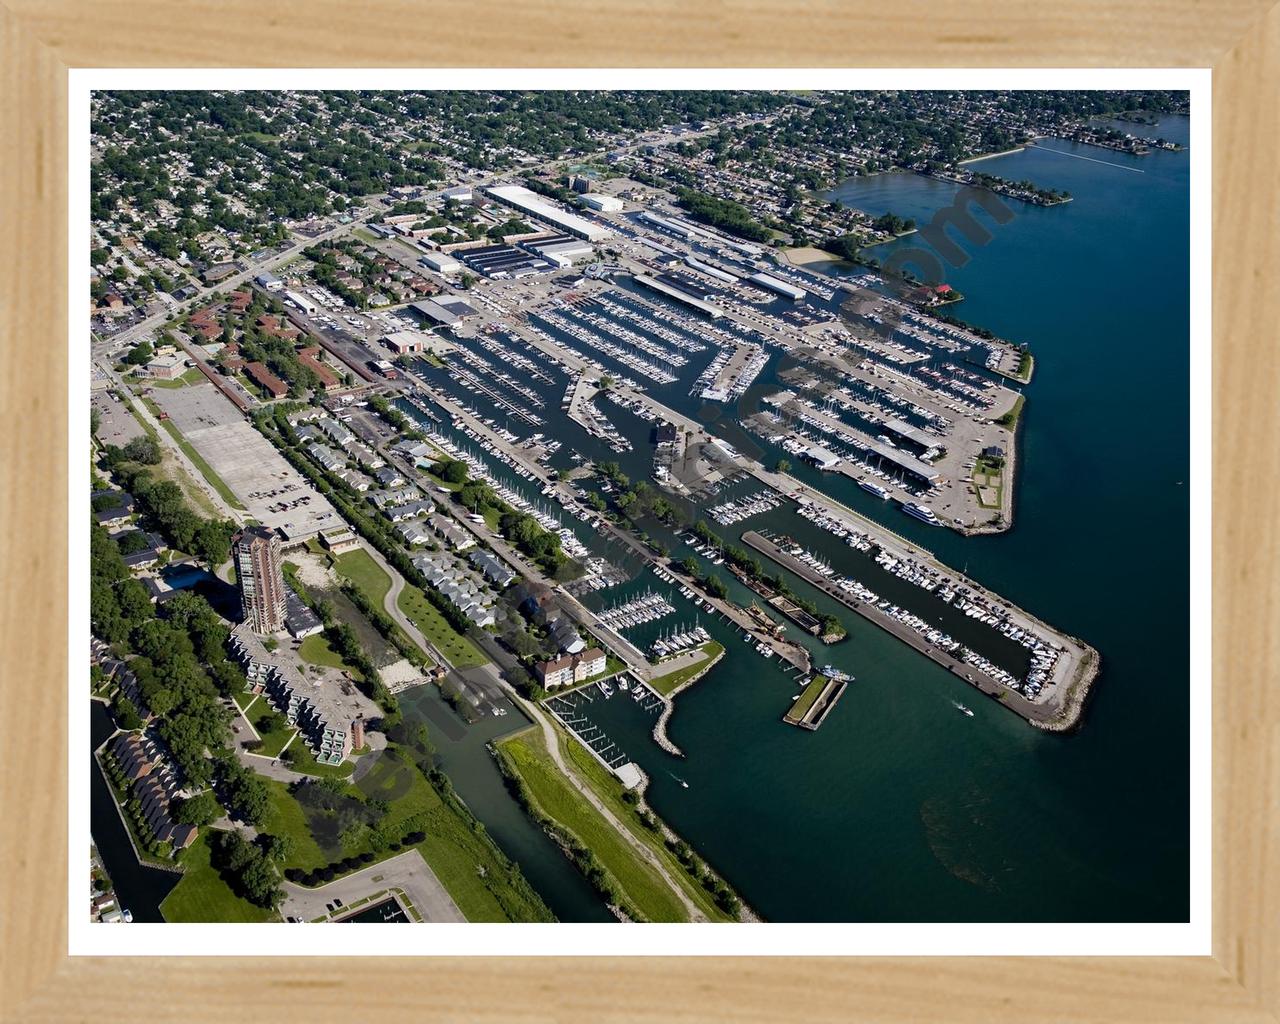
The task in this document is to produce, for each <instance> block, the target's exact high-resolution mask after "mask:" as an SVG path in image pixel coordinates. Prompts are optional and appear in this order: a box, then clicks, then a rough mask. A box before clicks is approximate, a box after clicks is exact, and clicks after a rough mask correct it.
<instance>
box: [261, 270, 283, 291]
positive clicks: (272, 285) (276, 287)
mask: <svg viewBox="0 0 1280 1024" xmlns="http://www.w3.org/2000/svg"><path fill="white" fill-rule="evenodd" d="M254 280H255V281H256V282H257V283H258V287H260V288H265V289H266V290H267V291H269V292H278V291H280V290H281V289H282V288H284V282H283V281H281V280H280V278H278V277H276V275H275V274H259V275H258V276H257V277H255V278H254Z"/></svg>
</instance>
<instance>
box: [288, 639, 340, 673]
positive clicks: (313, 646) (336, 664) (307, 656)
mask: <svg viewBox="0 0 1280 1024" xmlns="http://www.w3.org/2000/svg"><path fill="white" fill-rule="evenodd" d="M298 657H299V658H301V659H302V660H303V661H305V662H307V663H308V664H311V665H323V666H325V667H326V668H343V667H344V665H345V663H344V662H343V660H342V655H340V654H339V653H338V652H337V651H335V650H334V649H333V648H332V647H330V646H329V641H328V640H326V639H325V638H324V634H323V633H315V634H313V635H311V636H309V637H307V638H306V639H305V640H303V641H302V646H301V647H299V648H298Z"/></svg>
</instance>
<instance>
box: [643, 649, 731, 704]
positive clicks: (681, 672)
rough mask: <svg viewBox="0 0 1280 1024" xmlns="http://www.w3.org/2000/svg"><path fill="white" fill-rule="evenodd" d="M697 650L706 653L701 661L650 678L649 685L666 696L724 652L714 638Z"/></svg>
mask: <svg viewBox="0 0 1280 1024" xmlns="http://www.w3.org/2000/svg"><path fill="white" fill-rule="evenodd" d="M698 650H700V651H702V652H703V653H705V654H706V655H707V656H706V657H705V658H704V659H703V660H702V661H699V662H697V663H696V664H694V665H688V666H686V667H685V668H681V669H677V670H676V671H674V672H668V673H667V674H666V675H665V676H658V677H657V678H656V679H650V680H649V685H650V686H651V687H653V689H655V690H657V691H658V693H660V694H662V695H663V696H664V697H666V696H668V695H669V694H671V693H672V692H674V691H675V690H676V688H677V687H680V686H683V685H684V684H685V683H686V682H687V681H688V680H689V679H691V678H693V677H694V676H696V675H697V674H698V673H699V672H702V671H703V670H705V669H706V667H707V666H708V665H709V664H710V663H711V662H712V661H714V660H715V659H716V658H718V657H720V655H721V654H723V653H724V648H723V647H722V646H721V645H720V644H719V643H717V642H716V641H715V640H708V641H707V642H706V643H705V644H703V645H702V646H701V647H699V648H698Z"/></svg>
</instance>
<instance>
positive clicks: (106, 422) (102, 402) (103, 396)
mask: <svg viewBox="0 0 1280 1024" xmlns="http://www.w3.org/2000/svg"><path fill="white" fill-rule="evenodd" d="M90 402H91V404H92V408H94V409H97V410H98V440H99V441H101V442H102V443H103V444H114V445H116V446H117V447H120V448H123V447H124V446H125V445H126V444H128V443H129V442H130V441H132V440H133V439H134V438H135V437H141V436H142V432H143V431H142V426H141V424H139V423H138V421H137V420H136V419H135V418H134V416H133V414H132V413H131V412H129V410H128V409H126V408H125V406H124V403H123V402H119V401H116V400H115V399H114V398H112V397H111V396H110V395H108V394H107V392H106V391H105V390H103V391H95V392H94V393H93V397H92V398H91V399H90Z"/></svg>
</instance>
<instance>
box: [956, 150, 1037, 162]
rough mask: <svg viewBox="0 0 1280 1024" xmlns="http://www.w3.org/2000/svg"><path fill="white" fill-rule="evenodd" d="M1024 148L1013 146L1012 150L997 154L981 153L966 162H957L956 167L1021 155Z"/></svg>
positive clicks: (1001, 151)
mask: <svg viewBox="0 0 1280 1024" xmlns="http://www.w3.org/2000/svg"><path fill="white" fill-rule="evenodd" d="M1026 148H1027V147H1026V146H1025V145H1022V146H1014V147H1013V148H1012V149H1002V150H1000V152H998V153H983V154H982V155H981V156H971V157H969V159H968V160H957V161H956V166H957V167H963V166H964V165H965V164H976V163H977V162H978V161H980V160H994V159H995V158H996V157H998V156H1011V155H1013V154H1014V153H1022V152H1025V151H1026Z"/></svg>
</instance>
